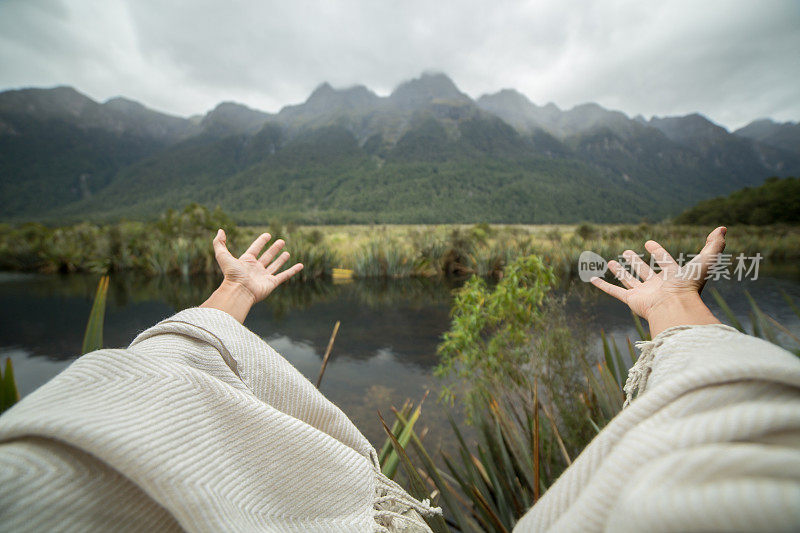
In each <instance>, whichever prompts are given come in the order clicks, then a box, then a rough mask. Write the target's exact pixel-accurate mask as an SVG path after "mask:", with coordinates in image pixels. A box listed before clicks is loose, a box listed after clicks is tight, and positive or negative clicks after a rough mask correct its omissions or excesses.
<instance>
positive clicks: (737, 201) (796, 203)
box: [676, 177, 800, 226]
mask: <svg viewBox="0 0 800 533" xmlns="http://www.w3.org/2000/svg"><path fill="white" fill-rule="evenodd" d="M676 221H677V222H678V223H682V224H751V225H756V226H765V225H769V224H800V178H784V179H781V178H778V177H772V178H767V180H766V181H765V182H764V184H763V185H761V186H759V187H745V188H744V189H741V190H738V191H735V192H733V193H731V194H730V195H728V196H720V197H718V198H712V199H711V200H705V201H703V202H700V203H699V204H697V205H696V206H694V207H692V208H690V209H687V210H686V211H684V212H683V213H681V215H679V216H678V217H677V218H676Z"/></svg>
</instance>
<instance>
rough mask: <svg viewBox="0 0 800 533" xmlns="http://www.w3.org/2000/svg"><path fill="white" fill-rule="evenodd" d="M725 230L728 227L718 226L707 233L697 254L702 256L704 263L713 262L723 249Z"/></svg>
mask: <svg viewBox="0 0 800 533" xmlns="http://www.w3.org/2000/svg"><path fill="white" fill-rule="evenodd" d="M727 232H728V229H727V228H726V227H725V226H720V227H718V228H717V229H715V230H714V231H712V232H711V233H709V234H708V237H707V238H706V245H705V246H703V249H702V250H700V254H699V255H700V256H702V257H703V262H704V263H709V264H713V263H715V262H716V261H717V259H718V258H719V254H721V253H722V252H723V251H724V250H725V234H726V233H727Z"/></svg>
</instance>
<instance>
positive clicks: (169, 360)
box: [0, 309, 427, 532]
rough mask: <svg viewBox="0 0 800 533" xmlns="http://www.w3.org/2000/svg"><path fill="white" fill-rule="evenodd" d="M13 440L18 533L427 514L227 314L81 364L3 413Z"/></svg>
mask: <svg viewBox="0 0 800 533" xmlns="http://www.w3.org/2000/svg"><path fill="white" fill-rule="evenodd" d="M0 442H2V443H3V444H0V524H1V525H2V527H3V528H6V527H7V526H8V524H12V525H13V526H14V527H12V528H10V529H13V530H15V531H20V530H28V531H44V530H74V531H108V530H125V529H129V530H138V531H162V530H170V529H179V528H183V529H186V530H190V531H275V532H300V531H348V532H350V531H376V530H377V531H381V530H385V526H389V528H390V529H397V527H396V526H398V525H402V526H403V527H406V526H407V525H408V520H403V521H402V522H401V521H400V520H399V519H398V520H393V519H392V513H398V514H399V513H405V514H406V515H407V516H417V517H418V515H416V514H415V512H414V511H413V510H410V509H416V510H418V511H422V512H425V511H426V510H427V506H426V505H424V504H420V503H419V502H416V501H415V500H413V499H411V498H410V497H409V496H408V495H407V494H406V493H404V492H402V491H400V492H397V489H398V487H397V486H396V485H394V484H393V483H392V482H391V481H389V480H387V479H386V478H385V477H384V476H382V475H381V474H380V471H379V468H378V466H377V459H376V453H375V450H374V449H373V448H372V446H371V445H370V443H369V442H368V441H367V440H366V438H364V436H363V435H361V433H360V432H359V431H358V429H356V427H355V426H354V425H353V424H352V422H350V420H349V419H348V418H347V416H345V414H344V413H343V412H342V411H341V410H340V409H338V408H337V407H336V406H335V405H333V404H332V403H330V402H329V401H328V400H327V399H325V398H324V396H322V395H321V394H320V393H319V392H318V391H317V389H316V388H315V387H314V386H313V385H312V384H311V383H310V382H309V381H308V380H307V379H305V378H304V377H303V376H302V375H301V374H300V373H299V372H298V371H297V370H296V369H295V368H294V367H293V366H292V365H291V364H289V363H288V362H287V361H286V360H285V359H284V358H283V357H281V356H280V355H278V354H277V353H276V352H275V351H274V350H272V348H270V347H269V346H268V345H267V344H266V343H264V342H263V341H262V340H261V339H260V338H259V337H257V336H256V335H254V334H253V333H251V332H250V331H249V330H247V329H246V328H245V327H243V326H242V325H240V324H239V323H238V322H236V321H235V320H234V319H233V318H232V317H230V316H229V315H228V314H226V313H224V312H222V311H218V310H215V309H188V310H186V311H182V312H180V313H178V314H177V315H175V316H173V317H171V318H169V319H167V320H165V321H163V322H161V323H159V324H158V325H156V326H154V327H153V328H150V329H149V330H147V331H145V332H144V333H142V334H141V335H139V336H138V337H137V338H136V339H135V340H134V341H133V343H132V344H131V345H130V347H129V348H128V349H127V350H99V351H96V352H92V353H90V354H87V355H84V356H82V357H81V358H79V359H78V360H77V361H76V362H75V363H73V364H72V365H71V366H70V367H69V368H68V369H67V370H65V371H64V372H62V373H61V374H59V375H58V376H56V377H55V378H54V379H53V380H51V381H50V382H49V383H47V384H46V385H44V386H43V387H41V388H40V389H38V390H37V391H35V392H34V393H32V394H31V395H29V396H27V397H26V398H24V399H23V400H22V401H21V402H20V403H19V404H17V405H16V406H14V407H13V408H12V409H11V410H9V411H8V412H7V413H6V414H4V415H3V416H2V417H0ZM389 492H392V494H395V493H396V494H397V495H398V496H397V497H396V498H392V499H391V501H390V502H389V504H387V503H386V501H385V500H386V498H385V496H386V494H387V493H389ZM376 502H380V505H376ZM387 510H388V511H389V513H387V512H386V511H387ZM379 522H380V523H379ZM415 522H416V529H417V530H423V531H425V530H427V527H426V526H425V525H424V522H422V521H421V520H419V519H417V520H415ZM411 530H414V528H411Z"/></svg>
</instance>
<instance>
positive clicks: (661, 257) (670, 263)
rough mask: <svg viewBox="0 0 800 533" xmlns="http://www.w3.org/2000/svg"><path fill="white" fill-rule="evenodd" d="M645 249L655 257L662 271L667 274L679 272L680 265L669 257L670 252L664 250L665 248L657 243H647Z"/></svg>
mask: <svg viewBox="0 0 800 533" xmlns="http://www.w3.org/2000/svg"><path fill="white" fill-rule="evenodd" d="M644 247H645V249H646V250H647V251H648V252H650V255H652V256H653V259H655V260H656V263H658V266H660V267H661V270H663V271H665V272H671V271H675V270H678V263H676V262H675V260H674V259H673V258H672V256H671V255H669V252H668V251H666V250H665V249H664V247H663V246H661V245H660V244H658V243H657V242H656V241H647V242H646V243H644Z"/></svg>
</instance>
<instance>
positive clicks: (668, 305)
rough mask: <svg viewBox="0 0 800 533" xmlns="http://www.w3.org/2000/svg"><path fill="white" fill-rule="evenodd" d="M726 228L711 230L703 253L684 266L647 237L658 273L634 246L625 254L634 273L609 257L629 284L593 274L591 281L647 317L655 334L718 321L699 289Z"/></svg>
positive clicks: (611, 265)
mask: <svg viewBox="0 0 800 533" xmlns="http://www.w3.org/2000/svg"><path fill="white" fill-rule="evenodd" d="M726 232H727V229H726V228H725V227H719V228H717V229H715V230H714V231H712V232H711V233H710V234H709V235H708V238H707V239H706V244H705V246H704V247H703V249H702V250H701V251H700V253H699V254H698V255H697V256H695V257H694V258H693V259H692V260H691V261H690V262H688V263H687V264H685V265H683V266H682V267H681V266H679V265H678V263H677V262H676V261H675V259H673V258H672V256H671V255H670V254H669V253H668V252H667V251H666V250H665V249H664V248H663V247H662V246H661V245H660V244H658V243H657V242H655V241H647V242H646V243H645V248H646V249H647V251H649V252H650V254H651V255H652V256H653V259H655V261H656V263H658V266H659V267H660V268H661V271H660V272H659V273H655V272H654V271H653V270H652V269H651V268H650V267H649V266H648V265H647V263H645V262H644V261H643V260H642V258H641V257H639V256H638V255H636V254H635V253H634V252H633V251H632V250H625V252H623V254H622V256H623V257H624V258H625V259H626V261H627V262H628V263H629V264H630V266H631V270H632V272H633V274H635V276H634V275H633V274H631V273H630V272H628V271H627V270H625V268H624V267H623V266H622V265H620V264H619V263H618V262H617V261H609V262H608V268H609V270H610V271H611V272H612V274H614V275H615V276H616V277H617V279H619V280H620V281H621V282H622V285H623V286H624V287H626V288H622V287H618V286H616V285H612V284H610V283H608V282H607V281H605V280H602V279H600V278H597V277H595V278H592V280H591V282H592V284H593V285H594V286H596V287H597V288H599V289H600V290H602V291H603V292H606V293H608V294H610V295H611V296H613V297H614V298H616V299H618V300H620V301H621V302H623V303H625V304H627V305H628V307H630V308H631V311H633V312H634V313H636V314H637V315H639V316H640V317H642V318H644V319H646V320H647V321H648V323H649V324H650V330H651V333H652V335H653V336H654V337H655V336H656V335H658V333H660V332H661V331H663V330H664V329H666V328H668V327H672V326H677V325H685V324H714V323H718V322H719V320H717V319H716V317H714V315H712V314H711V312H710V311H709V310H708V308H707V307H706V306H705V304H704V303H703V301H702V300H701V299H700V291H702V290H703V286H704V285H705V282H706V279H705V278H706V274H707V273H708V270H709V268H711V266H712V265H714V264H715V263H716V262H717V260H718V259H719V254H720V253H722V251H723V250H724V249H725V233H726ZM637 276H638V278H640V279H641V280H640V279H637Z"/></svg>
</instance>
